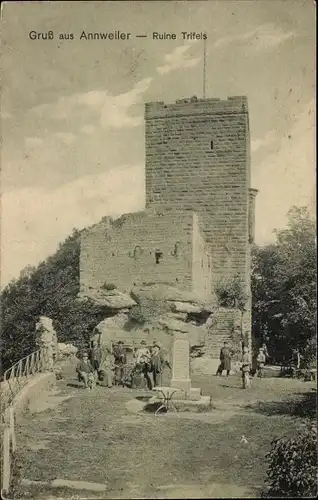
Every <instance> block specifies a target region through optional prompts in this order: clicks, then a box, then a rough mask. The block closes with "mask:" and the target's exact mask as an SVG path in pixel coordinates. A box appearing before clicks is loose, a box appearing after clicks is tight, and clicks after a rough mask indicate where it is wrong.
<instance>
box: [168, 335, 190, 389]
mask: <svg viewBox="0 0 318 500" xmlns="http://www.w3.org/2000/svg"><path fill="white" fill-rule="evenodd" d="M171 387H175V388H176V389H181V390H183V391H185V392H187V391H189V389H190V388H191V380H190V342H189V340H188V338H187V337H186V336H185V335H176V336H175V338H174V343H173V355H172V379H171Z"/></svg>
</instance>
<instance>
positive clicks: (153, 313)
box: [129, 297, 170, 325]
mask: <svg viewBox="0 0 318 500" xmlns="http://www.w3.org/2000/svg"><path fill="white" fill-rule="evenodd" d="M138 300H139V304H137V305H136V306H134V307H132V308H131V310H130V313H129V318H130V319H131V320H133V321H135V322H136V323H139V324H141V325H143V324H145V323H151V322H152V321H153V319H154V318H158V317H159V316H161V315H162V314H165V313H167V312H170V306H169V305H168V304H166V303H165V302H164V301H160V300H155V299H152V298H150V297H142V298H141V297H140V298H139V299H138Z"/></svg>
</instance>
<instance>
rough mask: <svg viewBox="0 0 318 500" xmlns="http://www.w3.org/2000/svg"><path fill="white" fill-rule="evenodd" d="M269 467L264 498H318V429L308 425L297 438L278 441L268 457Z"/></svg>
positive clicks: (275, 441) (276, 439) (273, 443)
mask: <svg viewBox="0 0 318 500" xmlns="http://www.w3.org/2000/svg"><path fill="white" fill-rule="evenodd" d="M266 459H267V462H268V463H269V468H268V471H267V478H266V481H265V484H266V487H265V490H264V491H263V494H262V496H263V497H267V498H268V497H279V498H281V497H291V498H302V497H316V494H317V429H316V427H315V426H308V427H306V429H305V430H303V431H299V432H298V434H297V435H296V437H294V438H286V437H283V438H280V439H278V438H275V439H274V440H273V442H272V448H271V450H270V452H269V453H268V454H267V455H266Z"/></svg>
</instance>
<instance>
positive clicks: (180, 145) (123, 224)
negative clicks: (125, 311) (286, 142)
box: [80, 96, 257, 335]
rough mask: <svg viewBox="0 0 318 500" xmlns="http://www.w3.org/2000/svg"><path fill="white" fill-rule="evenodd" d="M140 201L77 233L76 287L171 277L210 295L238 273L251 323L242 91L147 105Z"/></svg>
mask: <svg viewBox="0 0 318 500" xmlns="http://www.w3.org/2000/svg"><path fill="white" fill-rule="evenodd" d="M145 156H146V169H145V170H146V174H145V175H146V207H145V210H144V211H142V212H136V213H131V214H126V215H123V216H121V217H120V218H119V219H117V220H113V219H111V218H109V217H105V218H104V219H103V220H102V221H101V222H100V223H98V224H96V225H94V226H93V227H91V228H88V229H87V230H86V231H85V232H84V233H83V235H82V237H81V256H80V285H81V293H84V294H86V296H89V294H90V292H91V291H93V290H96V289H98V288H100V287H102V286H103V285H104V284H105V283H111V284H114V285H115V286H116V287H118V289H121V290H124V291H127V290H129V289H131V288H132V287H133V286H139V285H142V284H145V283H162V282H168V283H170V284H171V285H173V284H174V286H176V287H178V288H181V289H184V290H189V291H193V292H196V293H197V294H198V295H199V296H201V297H202V298H203V299H204V300H206V301H209V302H210V303H211V302H215V300H216V297H215V292H214V290H215V285H216V284H217V283H218V282H219V281H220V280H222V279H227V278H231V277H233V276H234V275H236V276H239V277H240V278H241V280H242V282H243V283H244V287H245V292H246V295H247V297H248V299H247V303H246V306H245V312H244V315H243V323H244V331H245V332H249V335H250V331H251V290H250V274H251V244H252V243H253V239H254V200H255V195H256V193H257V191H256V190H254V189H251V186H250V182H251V181H250V177H251V160H250V130H249V114H248V103H247V98H246V97H244V96H241V97H228V98H227V99H225V100H220V99H214V98H213V99H212V98H211V99H198V98H196V97H192V98H190V99H182V100H178V101H176V103H175V104H169V105H166V104H164V103H163V102H152V103H147V104H146V106H145Z"/></svg>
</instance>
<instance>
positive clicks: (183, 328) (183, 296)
mask: <svg viewBox="0 0 318 500" xmlns="http://www.w3.org/2000/svg"><path fill="white" fill-rule="evenodd" d="M128 293H129V292H126V293H123V292H119V291H118V290H111V291H107V290H100V291H98V292H97V291H96V293H95V292H94V297H95V299H94V301H95V302H96V303H100V305H102V306H106V307H109V308H110V309H112V311H111V314H113V315H112V316H111V317H108V318H106V319H105V320H103V321H102V322H100V323H99V324H98V325H97V326H96V328H95V331H94V337H93V338H95V340H99V341H100V342H101V343H103V344H108V343H109V342H111V341H116V340H118V339H119V338H121V339H122V340H125V339H126V340H127V342H132V341H133V339H134V338H136V339H137V338H138V339H140V338H144V339H145V340H147V339H148V340H149V339H152V338H153V337H154V338H156V339H157V340H160V338H165V340H166V341H167V342H168V341H169V342H172V341H173V337H174V334H175V333H179V334H180V333H182V334H184V335H185V336H187V338H188V339H189V341H190V347H191V349H195V348H201V350H202V346H204V344H205V342H206V337H207V334H208V332H209V330H210V329H211V327H212V326H213V316H214V312H213V311H214V310H215V306H214V305H211V304H206V303H205V302H204V301H203V299H202V298H201V297H199V296H198V295H197V294H196V293H193V292H190V291H184V290H181V289H179V288H175V287H173V286H171V285H167V284H153V285H143V286H140V287H134V288H133V289H132V290H131V291H130V295H128ZM90 298H92V293H91V292H90ZM116 301H118V302H117V304H118V309H117V308H116V306H115V304H116ZM110 306H111V307H110ZM93 338H92V339H93ZM169 339H170V340H169ZM149 341H150V340H149ZM200 352H201V351H200ZM202 352H203V351H202Z"/></svg>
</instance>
